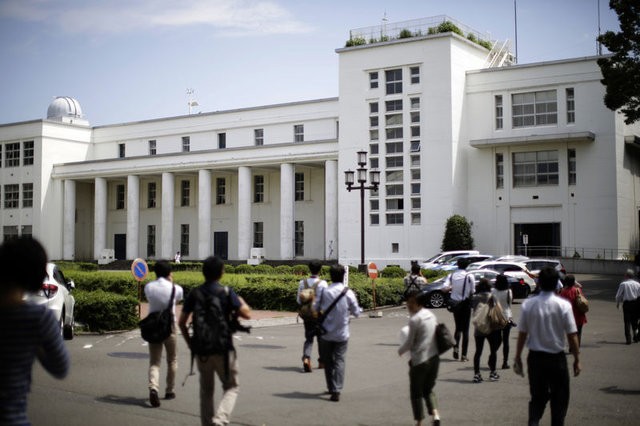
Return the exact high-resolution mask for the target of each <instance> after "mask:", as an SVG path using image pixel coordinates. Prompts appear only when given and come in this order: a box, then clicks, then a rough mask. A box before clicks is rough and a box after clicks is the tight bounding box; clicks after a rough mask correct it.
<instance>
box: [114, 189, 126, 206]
mask: <svg viewBox="0 0 640 426" xmlns="http://www.w3.org/2000/svg"><path fill="white" fill-rule="evenodd" d="M124 201H125V191H124V185H116V210H123V209H124Z"/></svg>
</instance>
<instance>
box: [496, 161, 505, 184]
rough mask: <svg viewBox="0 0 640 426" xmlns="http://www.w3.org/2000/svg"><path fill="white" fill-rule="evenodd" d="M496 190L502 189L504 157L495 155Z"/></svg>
mask: <svg viewBox="0 0 640 426" xmlns="http://www.w3.org/2000/svg"><path fill="white" fill-rule="evenodd" d="M496 188H498V189H500V188H504V156H503V155H502V154H501V153H496Z"/></svg>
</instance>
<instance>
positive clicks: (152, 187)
mask: <svg viewBox="0 0 640 426" xmlns="http://www.w3.org/2000/svg"><path fill="white" fill-rule="evenodd" d="M156 190H157V188H156V183H155V182H149V183H148V184H147V208H148V209H155V208H156V206H157V192H156Z"/></svg>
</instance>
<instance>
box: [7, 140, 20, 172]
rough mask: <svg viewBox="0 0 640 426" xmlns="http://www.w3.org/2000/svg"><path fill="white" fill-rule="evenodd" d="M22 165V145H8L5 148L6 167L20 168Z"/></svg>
mask: <svg viewBox="0 0 640 426" xmlns="http://www.w3.org/2000/svg"><path fill="white" fill-rule="evenodd" d="M19 165H20V144H19V143H8V144H6V145H5V147H4V166H5V167H18V166H19Z"/></svg>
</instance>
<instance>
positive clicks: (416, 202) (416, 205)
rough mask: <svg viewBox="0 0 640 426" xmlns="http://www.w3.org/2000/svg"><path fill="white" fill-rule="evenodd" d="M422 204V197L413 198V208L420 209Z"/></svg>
mask: <svg viewBox="0 0 640 426" xmlns="http://www.w3.org/2000/svg"><path fill="white" fill-rule="evenodd" d="M421 205H422V201H421V199H420V198H412V199H411V210H416V209H419V208H420V207H421Z"/></svg>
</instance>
